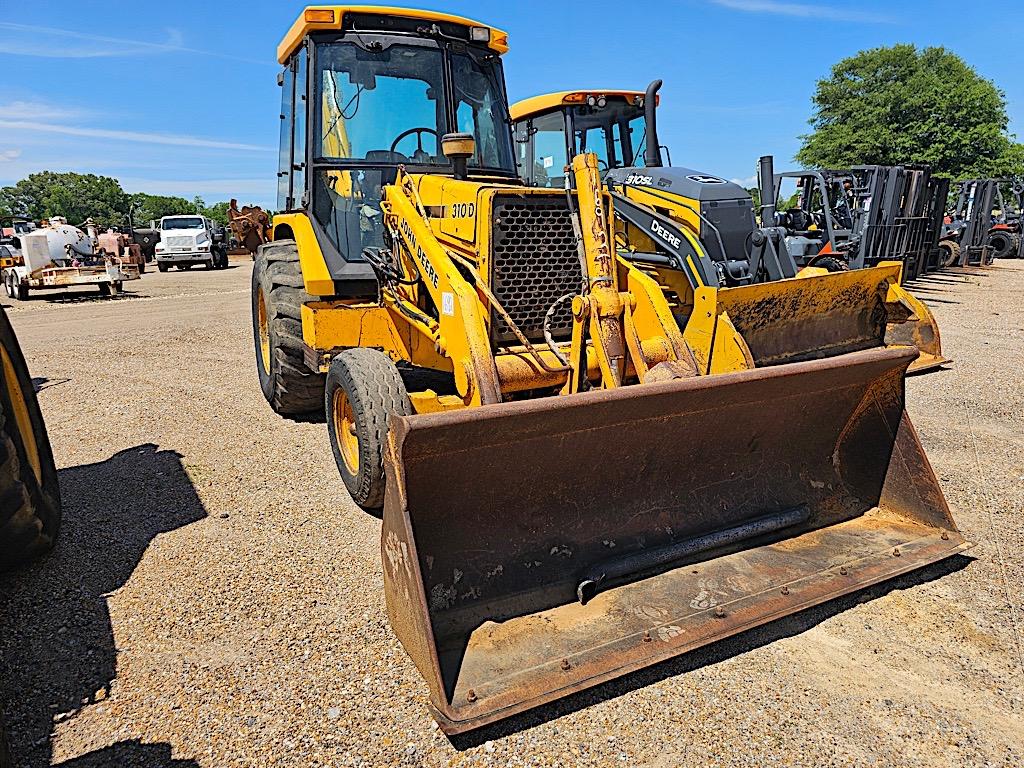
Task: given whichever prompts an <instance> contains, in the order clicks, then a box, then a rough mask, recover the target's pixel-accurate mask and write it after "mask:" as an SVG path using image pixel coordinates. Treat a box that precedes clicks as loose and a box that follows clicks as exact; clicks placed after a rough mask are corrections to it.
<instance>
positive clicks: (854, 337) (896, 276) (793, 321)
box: [717, 262, 948, 372]
mask: <svg viewBox="0 0 1024 768" xmlns="http://www.w3.org/2000/svg"><path fill="white" fill-rule="evenodd" d="M901 268H902V264H901V263H900V262H886V263H882V264H880V265H878V266H876V267H869V268H866V269H854V270H850V271H848V272H831V273H829V274H827V275H817V276H814V277H801V278H797V279H794V280H776V281H774V282H767V283H755V284H753V285H745V286H739V287H736V288H728V289H725V290H720V291H718V296H717V303H718V309H719V311H722V310H724V311H726V312H728V313H729V319H730V320H731V321H732V323H733V325H734V326H735V327H736V330H738V331H739V332H740V334H741V335H742V336H743V339H744V341H745V342H746V343H747V345H748V346H749V347H750V353H751V356H752V357H753V359H754V364H755V366H757V367H759V368H760V367H762V366H766V365H780V364H782V363H791V362H797V361H801V360H813V359H818V358H823V357H831V356H833V355H840V354H845V353H847V352H855V351H858V350H862V349H870V348H873V347H883V346H899V345H903V346H913V347H916V348H917V349H918V357H917V359H916V360H914V361H913V362H912V363H911V364H910V371H911V372H918V371H924V370H928V369H931V368H936V367H938V366H939V365H941V364H942V363H945V362H948V361H947V360H946V358H944V357H943V356H942V346H941V343H940V339H939V329H938V325H937V324H936V323H935V318H934V317H933V316H932V314H931V312H930V311H929V310H928V308H927V307H926V306H925V305H924V304H923V303H921V302H920V301H919V300H918V299H916V298H915V297H914V296H912V295H911V294H910V293H909V292H908V291H907V290H906V289H905V288H903V287H902V286H900V284H899V280H900V270H901Z"/></svg>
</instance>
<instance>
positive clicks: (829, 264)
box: [810, 256, 850, 272]
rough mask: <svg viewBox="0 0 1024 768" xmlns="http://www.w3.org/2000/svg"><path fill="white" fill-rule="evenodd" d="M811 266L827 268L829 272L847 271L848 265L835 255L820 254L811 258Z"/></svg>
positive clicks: (848, 269)
mask: <svg viewBox="0 0 1024 768" xmlns="http://www.w3.org/2000/svg"><path fill="white" fill-rule="evenodd" d="M810 266H812V267H817V268H818V269H827V270H828V271H829V272H849V271H850V265H849V264H847V263H846V262H845V261H844V260H843V259H840V258H837V257H835V256H820V257H818V258H815V259H812V263H811V265H810Z"/></svg>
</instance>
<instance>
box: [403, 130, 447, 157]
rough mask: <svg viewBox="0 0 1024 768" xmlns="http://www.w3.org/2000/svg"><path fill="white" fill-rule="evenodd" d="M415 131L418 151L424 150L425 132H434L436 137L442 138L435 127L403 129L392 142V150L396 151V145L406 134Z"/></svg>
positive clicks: (408, 134)
mask: <svg viewBox="0 0 1024 768" xmlns="http://www.w3.org/2000/svg"><path fill="white" fill-rule="evenodd" d="M414 133H415V134H416V151H417V152H423V134H424V133H432V134H434V138H435V139H440V138H441V137H440V136H439V135H438V133H437V131H435V130H434V129H433V128H410V129H409V130H407V131H402V132H401V133H400V134H398V136H396V137H395V140H394V141H392V142H391V151H392V152H394V151H395V147H397V146H398V144H399V142H401V140H402V139H404V138H405V137H406V136H411V135H412V134H414Z"/></svg>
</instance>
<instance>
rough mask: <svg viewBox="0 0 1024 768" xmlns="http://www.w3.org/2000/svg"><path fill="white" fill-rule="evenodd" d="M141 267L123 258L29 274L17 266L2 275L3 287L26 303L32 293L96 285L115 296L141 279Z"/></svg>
mask: <svg viewBox="0 0 1024 768" xmlns="http://www.w3.org/2000/svg"><path fill="white" fill-rule="evenodd" d="M139 277H140V275H139V265H138V264H131V263H128V262H125V261H122V260H121V259H108V260H106V261H105V262H104V263H103V264H94V265H80V266H69V267H62V266H56V265H50V266H46V267H42V268H41V269H37V270H35V271H33V272H29V270H28V267H26V266H23V265H17V266H12V267H8V268H7V269H5V270H4V272H3V283H4V288H5V290H6V291H7V295H8V296H9V297H10V298H12V299H19V300H21V301H25V300H26V299H27V298H28V296H29V293H30V292H31V291H37V290H48V289H55V288H76V287H81V286H87V285H95V286H97V287H98V288H99V291H100V294H101V295H103V296H116V295H117V294H119V293H120V292H121V289H122V286H123V284H124V283H125V282H127V281H129V280H138V279H139Z"/></svg>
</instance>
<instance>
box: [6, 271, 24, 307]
mask: <svg viewBox="0 0 1024 768" xmlns="http://www.w3.org/2000/svg"><path fill="white" fill-rule="evenodd" d="M7 279H8V281H9V282H8V288H7V295H8V296H10V297H11V298H12V299H16V300H17V301H28V286H27V285H26V284H25V283H23V282H22V281H21V280H19V279H18V276H17V275H16V274H15V273H14V272H13V271H12V272H9V273H8V274H7Z"/></svg>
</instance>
